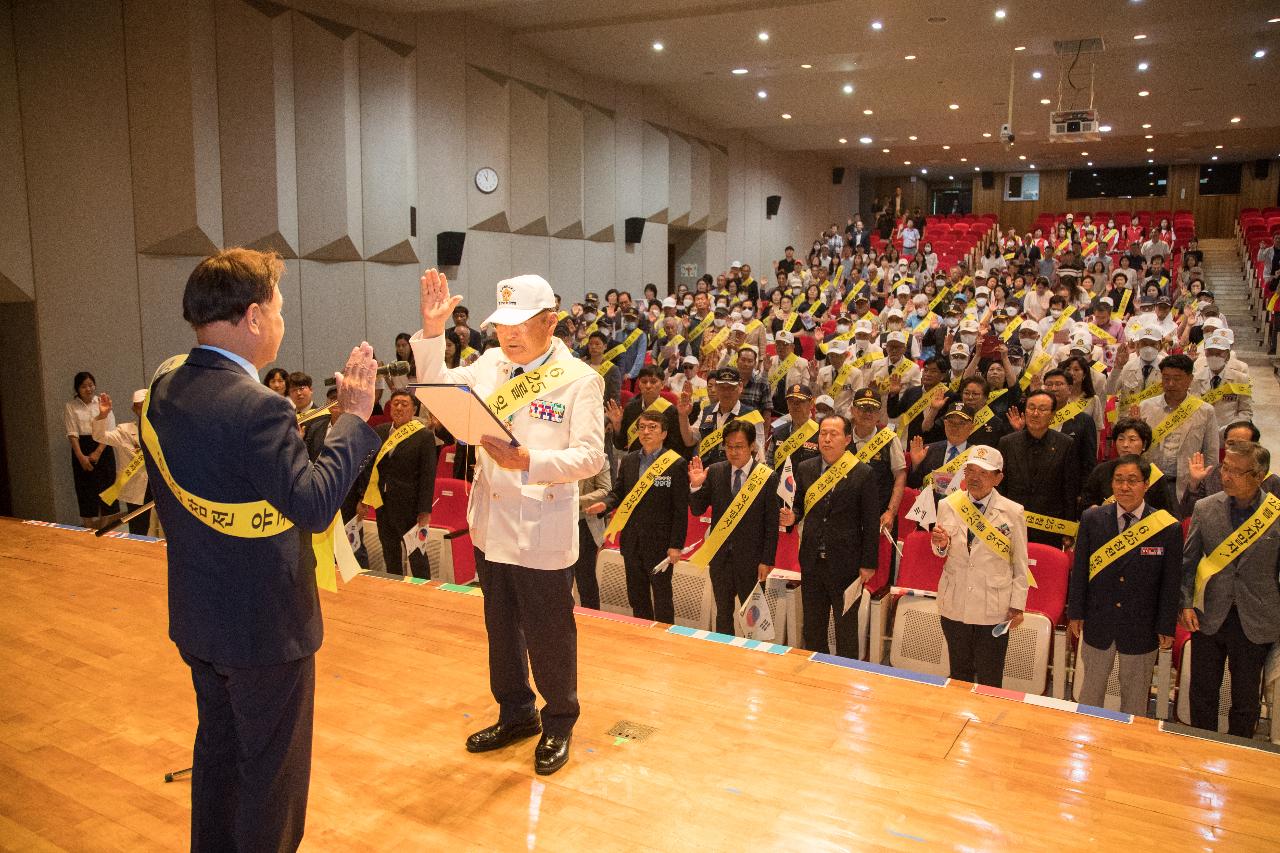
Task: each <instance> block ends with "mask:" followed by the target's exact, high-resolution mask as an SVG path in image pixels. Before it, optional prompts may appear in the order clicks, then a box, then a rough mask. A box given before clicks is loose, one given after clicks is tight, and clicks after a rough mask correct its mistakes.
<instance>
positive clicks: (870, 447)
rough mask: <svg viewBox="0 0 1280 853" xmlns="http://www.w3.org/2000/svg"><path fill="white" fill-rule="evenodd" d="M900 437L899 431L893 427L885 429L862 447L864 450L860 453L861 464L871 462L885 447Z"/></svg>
mask: <svg viewBox="0 0 1280 853" xmlns="http://www.w3.org/2000/svg"><path fill="white" fill-rule="evenodd" d="M897 436H898V431H897V430H895V429H894V428H893V427H885V428H884V429H882V430H880V431H879V432H878V433H876V434H875V435H873V436H872V437H871V440H870V441H868V442H867V443H866V444H864V445H862V449H861V450H859V451H858V460H859V461H861V462H870V461H871V460H872V459H875V458H876V454H878V453H879V452H880V451H881V450H884V448H885V446H886V445H887V444H888V443H889V442H891V441H893V440H894V439H895V438H897Z"/></svg>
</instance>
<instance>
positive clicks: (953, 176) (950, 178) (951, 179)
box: [947, 175, 956, 181]
mask: <svg viewBox="0 0 1280 853" xmlns="http://www.w3.org/2000/svg"><path fill="white" fill-rule="evenodd" d="M955 179H956V176H955V175H947V180H948V181H954V180H955Z"/></svg>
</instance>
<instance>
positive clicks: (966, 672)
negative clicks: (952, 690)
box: [941, 616, 1009, 687]
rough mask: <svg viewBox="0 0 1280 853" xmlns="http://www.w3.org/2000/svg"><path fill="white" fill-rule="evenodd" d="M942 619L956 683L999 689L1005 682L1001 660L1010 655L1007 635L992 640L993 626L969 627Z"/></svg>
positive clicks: (943, 631)
mask: <svg viewBox="0 0 1280 853" xmlns="http://www.w3.org/2000/svg"><path fill="white" fill-rule="evenodd" d="M941 618H942V635H943V636H944V637H946V638H947V658H948V660H949V661H950V664H951V677H952V678H954V679H957V680H959V681H969V682H972V683H974V684H985V685H987V686H988V687H999V686H1000V685H1001V684H1002V683H1003V682H1004V658H1005V654H1006V653H1007V652H1008V651H1009V634H1008V632H1006V633H1005V634H1004V636H1001V637H993V636H991V629H992V628H994V627H995V625H970V624H969V623H967V622H957V621H956V620H954V619H948V618H947V617H945V616H943V617H941Z"/></svg>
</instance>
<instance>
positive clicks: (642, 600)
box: [622, 536, 676, 625]
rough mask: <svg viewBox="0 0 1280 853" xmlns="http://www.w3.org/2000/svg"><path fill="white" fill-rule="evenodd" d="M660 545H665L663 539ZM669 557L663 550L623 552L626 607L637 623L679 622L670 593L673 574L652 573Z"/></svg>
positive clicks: (671, 570)
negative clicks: (629, 606)
mask: <svg viewBox="0 0 1280 853" xmlns="http://www.w3.org/2000/svg"><path fill="white" fill-rule="evenodd" d="M659 541H660V542H666V541H667V539H666V537H665V536H664V537H662V539H661V540H659ZM666 556H667V549H666V548H663V547H646V548H635V549H632V548H626V549H624V550H623V551H622V564H623V565H624V566H626V570H627V603H628V604H630V605H631V613H632V615H633V616H635V617H636V618H637V619H654V620H657V621H658V622H665V623H667V624H668V625H674V624H675V621H676V604H675V598H674V597H673V594H672V592H671V575H672V573H673V571H674V569H673V568H669V569H667V570H666V571H662V572H658V573H657V574H656V575H655V574H654V573H653V567H654V566H656V565H658V563H660V562H662V561H663V559H665V558H666Z"/></svg>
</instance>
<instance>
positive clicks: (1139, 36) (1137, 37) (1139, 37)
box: [1133, 33, 1147, 41]
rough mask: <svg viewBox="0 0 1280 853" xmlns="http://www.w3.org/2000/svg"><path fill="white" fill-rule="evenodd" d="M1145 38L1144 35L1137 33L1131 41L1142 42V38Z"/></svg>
mask: <svg viewBox="0 0 1280 853" xmlns="http://www.w3.org/2000/svg"><path fill="white" fill-rule="evenodd" d="M1146 37H1147V35H1146V33H1138V34H1137V35H1135V36H1134V37H1133V40H1134V41H1142V40H1143V39H1144V38H1146Z"/></svg>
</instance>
